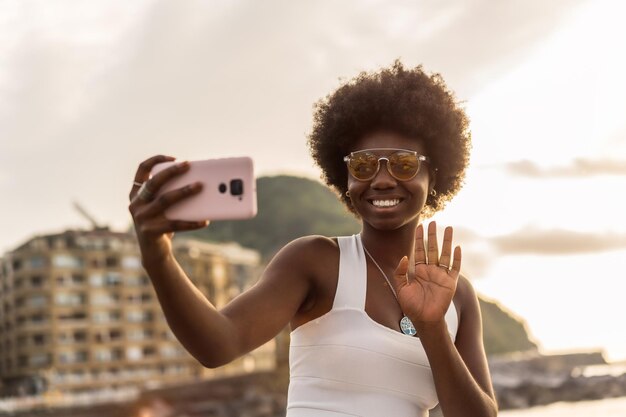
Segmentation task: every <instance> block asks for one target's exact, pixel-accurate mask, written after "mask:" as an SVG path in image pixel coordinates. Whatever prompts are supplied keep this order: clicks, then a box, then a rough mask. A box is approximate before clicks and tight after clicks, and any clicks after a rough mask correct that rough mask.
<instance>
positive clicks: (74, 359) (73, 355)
mask: <svg viewBox="0 0 626 417" xmlns="http://www.w3.org/2000/svg"><path fill="white" fill-rule="evenodd" d="M86 361H87V352H86V351H84V350H81V351H74V350H66V351H63V352H60V353H59V362H61V363H81V362H86Z"/></svg>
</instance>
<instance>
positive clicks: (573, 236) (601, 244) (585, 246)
mask: <svg viewBox="0 0 626 417" xmlns="http://www.w3.org/2000/svg"><path fill="white" fill-rule="evenodd" d="M439 232H440V234H441V233H443V229H442V230H440V231H439ZM454 239H455V244H459V245H460V246H461V247H462V249H463V262H462V263H463V265H462V267H461V269H462V272H463V274H464V275H465V276H467V277H468V278H470V279H480V277H483V276H487V275H488V272H489V269H490V268H491V266H492V265H493V263H494V261H495V260H497V259H499V257H501V256H520V255H539V256H567V255H576V254H591V253H599V252H608V251H615V250H623V249H626V234H616V233H601V232H590V233H582V232H576V231H571V230H563V229H548V230H546V229H533V228H528V229H522V230H519V231H516V232H513V233H509V234H505V235H500V236H495V237H487V236H481V235H480V234H478V233H476V232H475V231H473V230H471V229H468V228H463V227H455V228H454Z"/></svg>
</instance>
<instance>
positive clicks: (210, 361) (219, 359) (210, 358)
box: [196, 355, 235, 369]
mask: <svg viewBox="0 0 626 417" xmlns="http://www.w3.org/2000/svg"><path fill="white" fill-rule="evenodd" d="M196 359H197V360H198V362H200V364H201V365H202V366H204V367H205V368H208V369H216V368H219V367H221V366H224V365H228V364H229V363H231V362H232V361H233V360H234V359H235V357H233V356H230V355H202V356H196Z"/></svg>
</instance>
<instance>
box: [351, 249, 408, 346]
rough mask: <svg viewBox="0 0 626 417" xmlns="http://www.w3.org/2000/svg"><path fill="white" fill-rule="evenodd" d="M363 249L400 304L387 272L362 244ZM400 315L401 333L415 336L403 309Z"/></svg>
mask: <svg viewBox="0 0 626 417" xmlns="http://www.w3.org/2000/svg"><path fill="white" fill-rule="evenodd" d="M361 243H363V241H362V240H361ZM363 250H364V251H365V253H366V254H367V256H369V258H370V259H371V260H372V262H373V263H374V265H376V268H378V270H379V271H380V273H381V274H382V275H383V277H384V278H385V281H387V285H389V289H390V290H391V293H392V294H393V296H394V297H395V298H396V301H397V302H398V305H400V301H399V300H398V294H396V290H394V289H393V285H391V281H389V278H387V274H385V271H383V269H382V268H381V267H380V265H378V262H376V259H374V257H373V256H372V255H371V254H370V253H369V252H368V250H367V248H366V247H365V245H363ZM402 316H403V317H402V319H400V330H402V333H404V334H406V335H409V336H415V335H416V334H417V330H416V329H415V326H414V325H413V322H412V321H411V319H410V318H408V317H407V316H406V314H404V311H403V312H402Z"/></svg>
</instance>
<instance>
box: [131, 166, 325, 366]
mask: <svg viewBox="0 0 626 417" xmlns="http://www.w3.org/2000/svg"><path fill="white" fill-rule="evenodd" d="M171 160H173V158H171V157H166V156H156V157H153V158H150V159H148V160H146V161H144V162H143V163H142V164H141V165H140V166H139V169H138V170H137V174H136V175H135V185H134V186H133V188H132V189H131V193H130V200H131V203H130V206H129V210H130V212H131V214H132V216H133V220H134V223H135V231H136V233H137V239H138V242H139V246H140V249H141V254H142V262H143V265H144V268H145V269H146V272H147V273H148V275H149V276H150V279H151V281H152V284H153V285H154V288H155V290H156V293H157V297H158V299H159V302H160V304H161V307H162V309H163V312H164V314H165V317H166V319H167V322H168V324H169V325H170V327H171V329H172V331H173V332H174V334H175V335H176V337H177V338H178V340H179V341H180V342H181V343H182V344H183V346H184V347H185V348H186V349H187V350H188V351H189V352H190V353H191V354H192V355H193V356H194V357H195V358H196V359H198V360H199V361H200V362H201V363H202V364H204V365H205V366H208V367H217V366H221V365H224V364H226V363H228V362H230V361H232V360H233V359H235V358H237V357H238V356H240V355H242V354H244V353H246V352H249V351H250V350H252V349H254V348H255V347H257V346H260V345H261V344H263V343H264V342H266V341H268V340H269V339H271V338H272V337H274V336H275V335H276V334H277V333H278V332H279V331H280V330H281V329H282V328H283V327H284V326H285V325H286V324H287V323H288V322H289V321H290V320H291V319H292V317H293V316H294V315H295V314H296V312H297V311H298V309H299V307H300V305H301V304H302V302H303V300H304V299H305V298H306V296H307V294H308V292H309V285H310V284H309V283H310V279H309V278H310V273H309V272H308V271H309V270H308V269H307V268H309V266H310V265H311V262H309V258H310V256H308V253H310V251H308V250H307V248H308V246H309V245H310V244H311V242H313V241H314V238H309V239H300V240H298V241H295V242H293V243H292V244H290V245H288V246H287V247H285V248H284V249H283V250H282V251H281V252H280V253H279V254H278V255H277V256H276V258H275V259H274V260H273V261H272V262H271V263H270V265H269V266H268V268H267V269H266V271H265V273H264V274H263V276H262V277H261V279H260V280H259V282H258V283H257V284H256V285H255V286H254V287H253V288H251V289H250V290H249V291H247V292H246V293H244V294H242V295H240V296H239V297H237V298H236V299H234V300H233V301H232V302H231V303H229V304H228V305H227V306H226V307H225V308H224V309H222V310H221V311H218V310H217V309H216V308H215V306H213V305H212V304H211V303H210V302H209V301H208V300H207V298H206V297H205V296H204V295H203V294H202V293H201V292H200V290H198V289H197V288H196V287H195V286H194V285H193V283H192V282H191V280H190V279H189V278H188V277H187V276H186V274H185V273H184V271H183V270H182V268H181V267H180V265H179V264H178V262H177V261H176V260H175V259H174V256H173V254H172V246H171V238H172V235H173V233H174V232H176V231H182V230H192V229H198V228H201V227H205V226H206V225H207V222H195V221H177V220H169V219H167V218H166V217H165V216H164V214H163V213H164V210H165V209H166V208H167V207H169V206H171V205H172V204H174V203H176V202H178V201H180V200H182V199H184V198H187V197H189V196H191V195H193V194H195V193H197V192H199V191H200V189H201V187H200V186H199V185H198V184H194V185H191V186H187V187H183V188H180V189H177V190H173V191H170V192H167V193H165V194H163V195H161V196H159V197H158V198H156V199H155V198H154V194H155V193H156V192H157V191H158V190H159V188H160V187H161V186H162V185H163V184H164V183H166V182H167V181H168V180H170V179H171V178H173V177H175V176H177V175H180V174H181V173H183V172H185V171H186V170H187V169H188V165H186V164H184V163H183V164H178V165H174V166H172V167H170V168H167V169H165V170H163V171H162V172H160V173H158V174H157V175H155V176H154V177H153V178H151V179H149V175H150V171H151V169H152V167H153V166H154V165H156V164H157V163H159V162H163V161H171ZM145 182H147V187H148V192H147V193H146V192H144V191H142V190H139V186H138V185H137V184H138V183H145Z"/></svg>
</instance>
